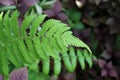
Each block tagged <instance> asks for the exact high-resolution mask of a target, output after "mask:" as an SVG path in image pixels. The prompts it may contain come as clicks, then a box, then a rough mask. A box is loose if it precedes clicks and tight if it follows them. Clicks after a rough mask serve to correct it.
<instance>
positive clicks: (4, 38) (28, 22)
mask: <svg viewBox="0 0 120 80" xmlns="http://www.w3.org/2000/svg"><path fill="white" fill-rule="evenodd" d="M18 16H19V13H18V12H17V11H14V12H13V13H12V15H11V16H10V13H9V12H7V13H6V14H5V15H4V16H3V12H2V13H1V14H0V74H2V75H4V76H5V77H8V74H9V72H10V68H9V65H10V64H13V65H14V66H15V68H19V67H22V66H27V67H29V69H31V70H34V69H35V68H37V65H38V63H39V61H41V62H42V71H43V73H44V74H49V71H50V58H52V59H53V60H54V75H56V76H57V75H59V74H60V71H61V67H62V66H61V65H62V63H61V60H63V63H64V65H65V67H66V69H67V70H68V71H70V72H72V71H74V70H75V68H76V64H77V63H76V62H77V59H78V61H79V62H80V65H81V68H82V69H84V68H85V60H86V61H87V62H88V64H89V66H90V67H91V66H92V55H91V54H89V53H92V52H91V50H90V49H89V47H88V46H87V45H86V44H85V43H84V42H83V41H81V40H79V39H78V38H76V37H74V36H73V35H72V32H71V31H70V27H67V25H66V24H64V23H62V22H61V21H59V20H54V19H49V20H47V21H45V22H43V20H44V19H45V17H46V15H40V16H33V15H26V16H25V19H24V20H23V22H22V24H21V26H19V25H18ZM26 29H30V31H29V32H26ZM73 47H78V48H79V47H83V48H84V50H79V49H76V50H75V49H74V48H73ZM75 53H76V54H75ZM34 64H36V65H34Z"/></svg>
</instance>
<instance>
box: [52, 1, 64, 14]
mask: <svg viewBox="0 0 120 80" xmlns="http://www.w3.org/2000/svg"><path fill="white" fill-rule="evenodd" d="M52 10H53V11H54V12H55V14H57V13H59V12H61V11H62V5H61V3H60V1H59V0H57V1H56V2H55V3H54V5H53V7H52Z"/></svg>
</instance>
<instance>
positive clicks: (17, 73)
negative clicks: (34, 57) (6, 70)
mask: <svg viewBox="0 0 120 80" xmlns="http://www.w3.org/2000/svg"><path fill="white" fill-rule="evenodd" d="M9 78H10V80H28V71H27V67H24V68H21V69H18V70H14V71H13V72H11V73H10V76H9Z"/></svg>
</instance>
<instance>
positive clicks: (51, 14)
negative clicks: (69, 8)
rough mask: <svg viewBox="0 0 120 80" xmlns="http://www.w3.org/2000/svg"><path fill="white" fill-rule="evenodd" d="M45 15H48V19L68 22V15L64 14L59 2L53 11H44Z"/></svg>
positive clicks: (55, 4)
mask: <svg viewBox="0 0 120 80" xmlns="http://www.w3.org/2000/svg"><path fill="white" fill-rule="evenodd" d="M43 13H45V14H47V15H48V17H51V18H55V19H59V20H62V21H63V22H66V21H67V18H68V17H67V15H66V14H65V13H63V12H62V4H61V3H60V1H59V0H57V1H56V2H55V3H54V5H53V7H52V9H48V10H44V11H43Z"/></svg>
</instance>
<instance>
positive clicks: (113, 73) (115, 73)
mask: <svg viewBox="0 0 120 80" xmlns="http://www.w3.org/2000/svg"><path fill="white" fill-rule="evenodd" d="M108 75H109V76H110V77H118V75H117V72H116V70H115V69H111V70H109V71H108Z"/></svg>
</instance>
